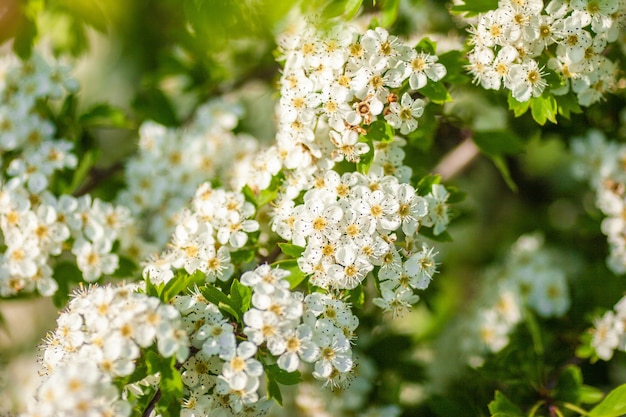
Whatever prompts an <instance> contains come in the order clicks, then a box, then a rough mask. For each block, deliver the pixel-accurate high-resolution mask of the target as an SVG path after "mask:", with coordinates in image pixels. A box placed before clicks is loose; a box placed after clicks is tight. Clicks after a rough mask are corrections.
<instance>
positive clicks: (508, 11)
mask: <svg viewBox="0 0 626 417" xmlns="http://www.w3.org/2000/svg"><path fill="white" fill-rule="evenodd" d="M625 8H626V3H625V2H624V0H603V1H598V0H591V1H590V0H571V1H565V0H552V1H550V2H549V3H548V4H547V5H546V6H545V7H544V3H543V0H525V1H514V0H500V1H499V2H498V8H497V9H496V10H492V11H489V12H487V13H484V14H481V15H479V17H478V22H477V23H476V25H475V27H474V28H473V30H472V35H473V36H472V39H471V43H472V45H473V49H472V51H471V53H470V55H469V60H470V65H469V71H470V72H471V73H472V74H473V75H474V80H475V82H477V83H480V85H481V86H482V87H483V88H486V89H494V90H499V89H500V88H502V87H504V88H506V89H508V90H510V91H511V93H512V95H513V97H514V98H515V99H516V100H517V101H528V100H529V99H530V98H531V97H538V96H540V95H541V94H542V93H543V91H544V90H545V89H546V88H547V87H548V86H549V87H550V91H551V93H553V94H555V95H563V94H567V93H568V92H569V91H570V90H571V91H573V92H574V93H575V94H576V95H577V98H578V102H579V103H580V104H581V105H584V106H589V105H591V104H593V103H595V102H597V101H599V100H601V99H602V98H603V95H604V94H605V93H606V92H607V91H608V90H609V89H610V88H611V86H612V85H613V84H614V82H615V75H616V71H617V67H616V64H615V63H614V62H612V61H611V60H610V59H609V58H607V57H606V56H604V54H603V53H604V51H605V50H606V48H607V45H608V44H609V43H612V42H615V41H616V40H617V38H618V34H619V29H620V25H622V24H623V20H624V13H623V10H625ZM546 66H547V68H549V69H550V71H552V72H554V73H556V74H558V76H559V78H560V82H559V83H556V85H555V83H549V82H548V80H547V75H548V71H547V70H546V69H545V68H546Z"/></svg>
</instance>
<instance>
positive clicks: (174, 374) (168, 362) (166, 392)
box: [160, 356, 183, 402]
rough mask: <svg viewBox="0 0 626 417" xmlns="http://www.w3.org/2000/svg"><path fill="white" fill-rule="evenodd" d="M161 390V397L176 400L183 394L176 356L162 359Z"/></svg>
mask: <svg viewBox="0 0 626 417" xmlns="http://www.w3.org/2000/svg"><path fill="white" fill-rule="evenodd" d="M160 387H161V392H162V394H163V398H164V399H166V401H167V400H169V401H173V402H178V401H179V399H180V398H181V397H182V395H183V379H182V377H181V375H180V373H179V372H178V370H177V369H176V356H172V357H171V358H169V359H165V358H164V360H163V366H162V367H161V382H160Z"/></svg>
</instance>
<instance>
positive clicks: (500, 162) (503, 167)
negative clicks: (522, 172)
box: [490, 155, 517, 192]
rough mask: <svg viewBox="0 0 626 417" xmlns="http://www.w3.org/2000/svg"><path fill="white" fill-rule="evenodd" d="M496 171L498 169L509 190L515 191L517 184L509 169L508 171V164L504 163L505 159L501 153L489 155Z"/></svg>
mask: <svg viewBox="0 0 626 417" xmlns="http://www.w3.org/2000/svg"><path fill="white" fill-rule="evenodd" d="M490 158H491V160H492V161H493V163H494V165H495V166H496V168H498V171H500V175H502V179H504V182H505V183H506V185H507V186H508V187H509V188H510V189H511V191H515V192H517V184H515V181H513V178H512V177H511V171H509V166H508V165H507V163H506V160H505V159H504V158H503V157H502V156H501V155H492V156H490Z"/></svg>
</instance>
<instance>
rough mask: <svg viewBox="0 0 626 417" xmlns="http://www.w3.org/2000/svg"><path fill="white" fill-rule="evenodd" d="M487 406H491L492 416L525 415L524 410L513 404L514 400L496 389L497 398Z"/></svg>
mask: <svg viewBox="0 0 626 417" xmlns="http://www.w3.org/2000/svg"><path fill="white" fill-rule="evenodd" d="M487 407H488V408H489V411H490V412H491V416H492V417H496V416H501V417H504V416H507V417H524V413H522V410H520V408H519V407H518V406H516V405H515V404H513V402H511V400H509V399H508V398H507V397H506V396H505V395H504V394H502V393H501V392H500V391H496V395H495V398H494V399H493V401H491V402H490V403H489V404H488V406H487Z"/></svg>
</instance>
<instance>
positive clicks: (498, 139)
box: [473, 130, 525, 156]
mask: <svg viewBox="0 0 626 417" xmlns="http://www.w3.org/2000/svg"><path fill="white" fill-rule="evenodd" d="M473 139H474V143H475V144H476V146H478V148H479V149H480V150H481V151H482V152H483V153H485V154H487V155H490V156H491V155H515V154H518V153H520V152H522V151H523V150H524V149H525V145H524V142H522V141H521V140H520V139H519V138H518V137H517V136H516V135H515V134H514V133H513V132H511V131H509V130H490V131H484V132H475V133H474V137H473Z"/></svg>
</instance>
